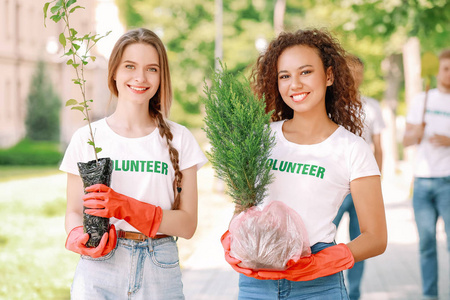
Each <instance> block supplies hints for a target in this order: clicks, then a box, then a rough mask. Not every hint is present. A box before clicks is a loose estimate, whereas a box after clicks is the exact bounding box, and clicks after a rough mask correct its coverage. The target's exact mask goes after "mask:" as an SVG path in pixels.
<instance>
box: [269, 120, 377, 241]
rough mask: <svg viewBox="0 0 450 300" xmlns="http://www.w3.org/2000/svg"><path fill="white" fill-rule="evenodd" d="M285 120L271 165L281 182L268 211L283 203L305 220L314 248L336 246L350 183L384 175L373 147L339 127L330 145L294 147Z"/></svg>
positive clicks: (273, 187)
mask: <svg viewBox="0 0 450 300" xmlns="http://www.w3.org/2000/svg"><path fill="white" fill-rule="evenodd" d="M283 122H284V121H279V122H273V123H271V129H272V131H273V132H274V134H275V139H276V146H275V147H274V149H273V152H272V155H271V156H270V159H269V160H268V164H269V165H270V166H271V169H272V172H273V173H274V175H275V176H274V178H275V180H274V181H273V183H271V184H270V185H269V188H268V195H267V197H266V199H265V200H264V203H263V204H262V205H263V206H265V205H267V204H268V203H269V202H270V201H273V200H278V201H282V202H284V203H286V204H287V205H288V206H290V207H291V208H293V209H294V210H295V211H297V212H298V213H299V214H300V216H301V217H302V219H303V223H304V224H305V227H306V230H307V232H308V236H309V242H310V245H311V246H312V245H314V244H316V243H318V242H324V243H330V242H332V241H334V238H335V235H336V226H335V225H334V224H333V220H334V218H335V216H336V214H337V212H338V210H339V207H340V206H341V204H342V201H343V200H344V198H345V196H346V195H347V194H349V193H350V181H352V180H354V179H356V178H360V177H366V176H373V175H378V176H379V175H380V171H379V169H378V165H377V163H376V161H375V158H374V156H373V154H372V150H371V149H370V146H369V145H368V144H367V143H366V142H365V141H364V140H363V139H362V138H361V137H358V136H356V135H354V134H353V133H351V132H349V131H348V130H346V129H345V128H343V127H341V126H339V127H338V129H336V131H335V132H334V133H333V134H332V135H331V136H329V137H328V138H327V139H326V140H325V141H323V142H321V143H319V144H314V145H299V144H295V143H292V142H289V141H288V140H287V139H286V138H285V137H284V134H283V132H282V125H283Z"/></svg>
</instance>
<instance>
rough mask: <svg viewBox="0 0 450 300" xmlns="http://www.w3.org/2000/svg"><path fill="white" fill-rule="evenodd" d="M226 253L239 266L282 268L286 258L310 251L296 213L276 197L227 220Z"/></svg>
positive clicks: (261, 268)
mask: <svg viewBox="0 0 450 300" xmlns="http://www.w3.org/2000/svg"><path fill="white" fill-rule="evenodd" d="M229 231H230V235H231V244H230V255H231V256H232V257H234V258H236V259H239V260H240V261H241V263H240V264H239V266H240V267H243V268H250V269H253V270H285V269H286V263H287V262H288V261H289V260H293V261H294V262H296V261H298V260H299V259H300V257H305V256H309V255H311V248H310V245H309V239H308V233H307V232H306V228H305V225H304V224H303V221H302V218H301V217H300V215H299V214H298V213H297V212H296V211H295V210H293V209H292V208H290V207H289V206H287V205H286V204H284V203H283V202H280V201H272V202H271V203H270V204H268V205H267V206H266V207H264V208H263V209H261V208H260V207H258V206H254V207H251V208H249V209H248V210H246V211H244V212H242V213H240V214H239V215H237V216H236V217H235V218H234V219H233V220H232V221H231V223H230V226H229Z"/></svg>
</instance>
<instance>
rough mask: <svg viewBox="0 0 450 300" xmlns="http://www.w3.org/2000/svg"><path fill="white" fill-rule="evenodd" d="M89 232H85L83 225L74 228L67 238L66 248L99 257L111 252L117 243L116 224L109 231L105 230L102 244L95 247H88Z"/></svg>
mask: <svg viewBox="0 0 450 300" xmlns="http://www.w3.org/2000/svg"><path fill="white" fill-rule="evenodd" d="M88 240H89V234H88V233H84V231H83V226H78V227H75V228H73V229H72V230H71V231H70V232H69V235H68V236H67V239H66V249H67V250H70V251H73V252H75V253H78V254H81V255H88V256H90V257H92V258H99V257H102V256H105V255H106V254H108V253H109V252H111V251H112V250H113V249H114V248H115V247H116V243H117V233H116V228H115V227H114V225H111V226H110V228H109V233H108V232H105V234H104V235H103V237H102V239H101V240H100V244H99V245H98V246H97V247H95V248H90V247H86V243H87V241H88Z"/></svg>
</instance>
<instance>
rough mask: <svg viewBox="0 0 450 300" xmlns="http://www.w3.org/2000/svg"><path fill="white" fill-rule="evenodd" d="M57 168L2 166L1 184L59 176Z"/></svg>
mask: <svg viewBox="0 0 450 300" xmlns="http://www.w3.org/2000/svg"><path fill="white" fill-rule="evenodd" d="M60 172H61V171H59V170H58V167H57V166H4V165H3V166H2V165H0V182H5V181H9V180H15V179H24V178H29V177H35V176H47V175H54V174H58V173H60Z"/></svg>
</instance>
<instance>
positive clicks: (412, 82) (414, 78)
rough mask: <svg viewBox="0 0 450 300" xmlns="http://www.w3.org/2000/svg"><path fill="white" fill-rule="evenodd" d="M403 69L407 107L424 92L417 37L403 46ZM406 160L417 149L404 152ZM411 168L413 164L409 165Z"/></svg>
mask: <svg viewBox="0 0 450 300" xmlns="http://www.w3.org/2000/svg"><path fill="white" fill-rule="evenodd" d="M403 69H404V73H405V101H406V107H407V108H409V107H410V105H409V104H410V102H411V101H412V99H413V98H414V96H415V95H417V94H418V93H420V92H421V91H422V79H421V77H420V70H421V61H420V41H419V39H418V38H417V37H411V38H409V39H408V41H407V42H406V43H405V45H404V46H403ZM403 154H404V160H405V161H407V162H408V161H409V162H410V161H411V160H412V159H413V157H414V155H415V147H408V148H406V149H404V150H403ZM407 165H408V166H411V165H412V164H411V163H408V164H407Z"/></svg>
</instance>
